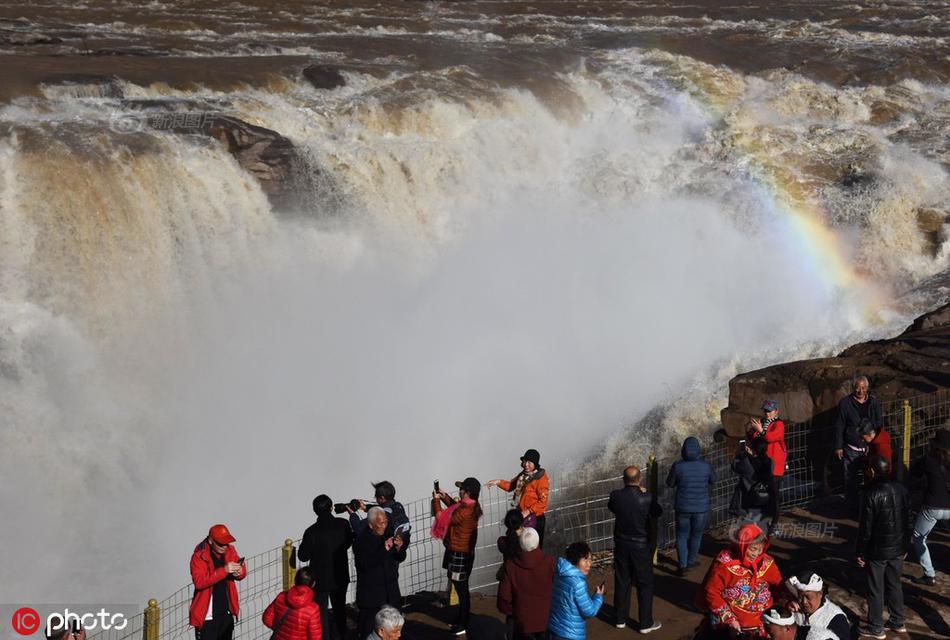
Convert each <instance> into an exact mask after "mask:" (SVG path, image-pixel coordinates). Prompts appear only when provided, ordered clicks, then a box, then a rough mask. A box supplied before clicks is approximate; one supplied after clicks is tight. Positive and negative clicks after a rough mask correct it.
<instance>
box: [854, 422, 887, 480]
mask: <svg viewBox="0 0 950 640" xmlns="http://www.w3.org/2000/svg"><path fill="white" fill-rule="evenodd" d="M858 435H859V436H861V439H862V440H864V442H865V443H866V444H867V446H868V453H867V460H865V461H864V466H865V469H866V468H867V463H868V460H870V459H871V458H873V457H874V456H881V457H882V458H884V459H885V460H887V464H888V465H889V466H890V467H891V477H893V476H894V451H893V449H891V436H890V434H889V433H888V432H887V429H886V428H885V427H875V426H874V423H873V422H871V421H870V420H862V421H861V424H860V425H858Z"/></svg>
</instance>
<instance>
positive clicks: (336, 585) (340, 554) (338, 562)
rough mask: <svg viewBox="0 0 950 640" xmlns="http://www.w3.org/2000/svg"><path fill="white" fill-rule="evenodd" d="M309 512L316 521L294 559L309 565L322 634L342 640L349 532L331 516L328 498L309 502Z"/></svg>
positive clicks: (351, 539)
mask: <svg viewBox="0 0 950 640" xmlns="http://www.w3.org/2000/svg"><path fill="white" fill-rule="evenodd" d="M313 512H314V514H316V516H317V521H316V522H315V523H313V524H312V525H310V526H309V527H307V530H306V531H304V534H303V538H302V539H301V541H300V548H299V549H298V550H297V557H298V558H299V559H300V560H301V561H303V562H309V563H310V569H311V570H312V571H313V576H314V580H315V581H316V587H315V588H314V592H313V593H314V602H316V603H317V604H318V605H320V614H321V622H322V623H323V633H324V634H325V635H326V637H327V638H328V639H333V638H334V637H335V638H336V639H337V640H344V639H345V638H346V591H347V589H348V588H349V586H350V559H349V557H348V555H347V550H348V549H349V548H350V546H352V544H353V532H352V531H351V530H350V525H349V523H348V522H347V521H346V520H344V519H343V518H336V517H334V516H333V500H331V499H330V497H329V496H328V495H326V494H321V495H319V496H317V497H316V498H314V499H313ZM331 604H332V605H333V609H332V616H331V609H330V606H329V605H331Z"/></svg>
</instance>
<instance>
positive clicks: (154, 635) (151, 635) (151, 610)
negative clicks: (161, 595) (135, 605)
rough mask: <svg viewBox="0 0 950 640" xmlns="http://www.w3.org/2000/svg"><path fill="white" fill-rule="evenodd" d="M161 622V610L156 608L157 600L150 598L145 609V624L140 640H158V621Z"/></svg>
mask: <svg viewBox="0 0 950 640" xmlns="http://www.w3.org/2000/svg"><path fill="white" fill-rule="evenodd" d="M160 620H161V610H160V609H159V608H158V600H156V599H155V598H152V599H151V600H149V601H148V606H147V607H145V624H144V625H143V627H142V640H158V632H159V621H160Z"/></svg>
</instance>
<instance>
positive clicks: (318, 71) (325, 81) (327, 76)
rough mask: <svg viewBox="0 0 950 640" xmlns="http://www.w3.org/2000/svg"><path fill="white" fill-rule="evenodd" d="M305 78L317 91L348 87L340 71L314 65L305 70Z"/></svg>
mask: <svg viewBox="0 0 950 640" xmlns="http://www.w3.org/2000/svg"><path fill="white" fill-rule="evenodd" d="M303 77H304V78H306V80H307V82H309V83H310V84H312V85H313V86H314V88H315V89H336V88H337V87H342V86H344V85H346V79H345V78H344V77H343V74H342V73H340V71H339V70H338V69H335V68H334V67H327V66H324V65H318V64H313V65H310V66H309V67H307V68H306V69H304V70H303Z"/></svg>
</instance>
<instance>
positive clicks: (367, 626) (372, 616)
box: [356, 605, 383, 640]
mask: <svg viewBox="0 0 950 640" xmlns="http://www.w3.org/2000/svg"><path fill="white" fill-rule="evenodd" d="M382 608H383V606H382V605H380V606H378V607H360V614H359V616H358V617H357V619H356V630H357V633H358V634H359V639H360V640H365V638H366V637H367V636H368V635H369V634H371V633H373V632H374V631H376V614H377V613H379V610H380V609H382Z"/></svg>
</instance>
